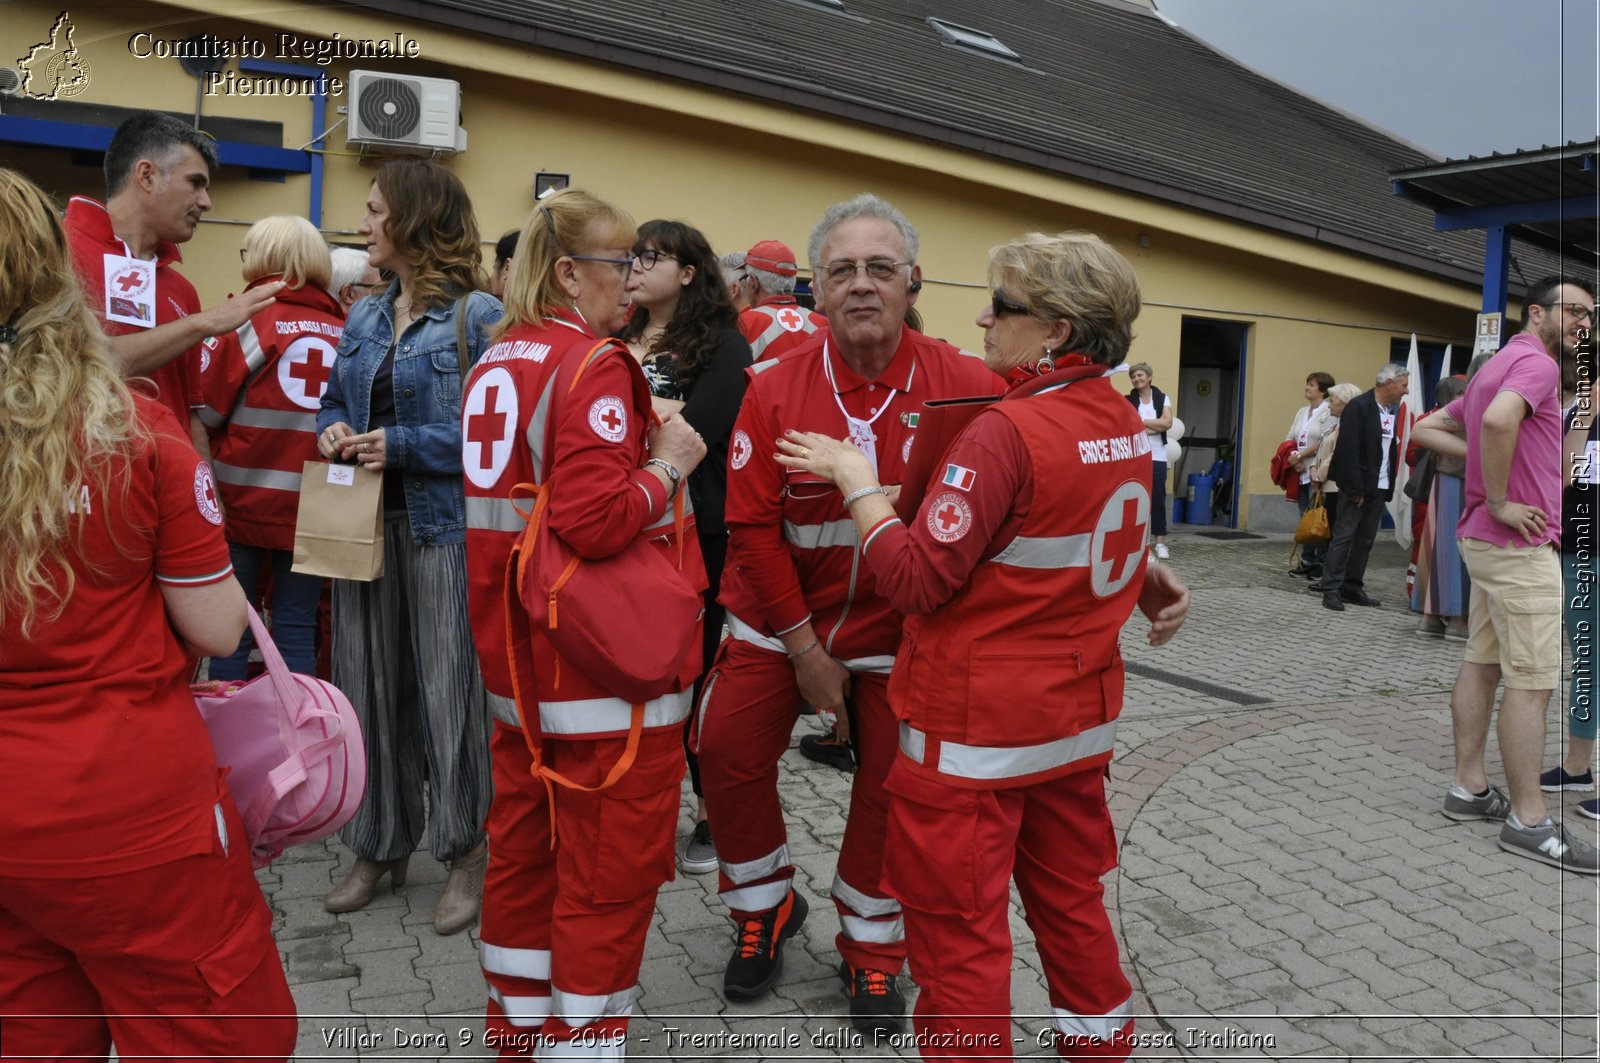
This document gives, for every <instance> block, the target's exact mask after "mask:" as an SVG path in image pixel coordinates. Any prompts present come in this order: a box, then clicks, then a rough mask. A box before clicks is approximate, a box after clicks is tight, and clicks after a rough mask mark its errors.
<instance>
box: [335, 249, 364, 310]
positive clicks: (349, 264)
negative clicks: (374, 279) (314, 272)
mask: <svg viewBox="0 0 1600 1063" xmlns="http://www.w3.org/2000/svg"><path fill="white" fill-rule="evenodd" d="M329 254H330V255H332V256H333V279H332V280H330V281H328V294H330V295H332V296H333V297H334V298H335V299H337V298H339V292H340V291H341V290H343V288H344V286H345V285H346V284H357V283H359V282H360V280H361V278H362V277H364V276H366V273H367V269H368V265H369V263H368V262H367V253H366V252H365V251H357V250H356V249H355V248H353V247H333V248H329Z"/></svg>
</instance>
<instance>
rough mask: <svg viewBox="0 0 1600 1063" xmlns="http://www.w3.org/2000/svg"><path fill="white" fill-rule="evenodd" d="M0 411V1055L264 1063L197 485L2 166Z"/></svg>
mask: <svg viewBox="0 0 1600 1063" xmlns="http://www.w3.org/2000/svg"><path fill="white" fill-rule="evenodd" d="M0 396H3V398H0V778H4V779H5V786H6V793H7V801H8V804H7V810H6V814H5V815H4V816H0V955H3V956H4V957H5V960H4V962H3V963H0V1015H4V1019H3V1020H0V1021H3V1023H4V1028H5V1033H4V1038H5V1053H6V1056H7V1057H8V1058H12V1057H16V1058H21V1057H34V1058H50V1059H57V1058H74V1059H80V1058H82V1059H87V1058H100V1059H104V1058H106V1057H107V1055H108V1053H109V1051H110V1048H111V1045H112V1043H113V1042H114V1043H115V1044H116V1048H117V1051H118V1053H119V1054H120V1055H121V1056H122V1058H124V1059H129V1058H138V1057H143V1058H170V1057H173V1056H178V1057H183V1058H239V1057H242V1056H245V1055H249V1056H251V1057H256V1056H261V1057H264V1058H269V1059H284V1058H286V1057H287V1056H288V1055H289V1053H290V1052H291V1051H293V1049H294V1044H295V1034H296V1023H295V1018H294V999H293V997H291V996H290V994H289V988H288V985H287V983H286V982H285V980H284V976H283V968H282V966H281V965H280V964H279V961H278V952H277V948H276V946H275V945H274V943H273V940H272V934H271V929H272V913H271V912H270V910H269V909H268V908H267V905H266V902H265V901H264V900H263V898H262V896H261V890H260V888H259V887H258V886H257V885H256V881H255V877H254V875H253V874H252V872H251V867H250V857H249V847H248V846H247V845H246V844H245V843H244V827H243V825H242V824H241V822H240V820H239V814H238V811H237V810H236V809H235V807H234V804H233V801H232V799H231V798H230V797H229V796H228V790H227V787H226V786H224V785H223V783H222V775H221V772H220V771H219V770H218V768H217V762H216V758H215V756H214V755H213V753H212V751H211V741H210V739H209V737H208V736H207V734H206V730H205V727H204V725H203V724H202V723H201V722H200V714H199V712H198V711H197V710H196V708H195V702H194V697H193V696H192V695H191V694H190V691H189V672H190V667H189V661H188V658H189V656H190V655H205V654H215V653H226V652H228V651H229V650H231V649H232V648H233V647H234V645H235V644H236V643H237V642H238V640H239V633H240V631H242V630H243V628H244V622H245V615H244V597H243V595H241V594H240V592H239V587H238V584H237V583H235V582H234V580H232V579H231V578H229V577H230V575H231V569H230V568H229V565H228V551H227V544H226V543H225V542H224V541H223V538H222V529H221V527H220V525H221V523H222V515H221V513H220V511H219V510H218V508H217V503H216V495H215V491H214V490H213V486H212V478H211V470H210V468H209V466H207V465H206V464H205V463H204V462H203V461H201V460H200V458H199V456H198V455H196V454H195V451H194V447H193V445H192V443H191V442H190V441H189V438H188V432H187V430H186V427H185V426H181V425H179V424H178V421H177V418H176V417H175V416H174V415H173V413H172V412H171V411H170V410H168V409H167V408H166V407H164V406H162V405H160V404H159V403H158V402H157V401H156V400H155V399H153V398H150V397H146V396H145V395H142V394H130V392H129V390H128V388H127V387H126V386H125V385H124V384H123V382H122V380H121V378H120V376H119V373H118V371H117V368H116V367H115V366H114V365H113V364H112V362H111V359H110V354H109V351H108V348H107V345H106V339H105V337H104V336H103V335H102V333H101V332H100V329H99V326H98V323H97V322H96V320H95V318H94V316H93V315H92V314H91V313H90V311H89V309H88V307H87V306H86V305H85V303H84V301H83V298H82V295H81V294H80V292H79V289H78V279H77V277H76V275H75V274H74V273H73V271H72V267H71V264H70V261H69V259H68V253H67V238H66V234H65V232H64V231H63V229H62V227H61V223H60V221H59V220H58V218H57V216H56V213H55V210H54V207H53V206H52V204H51V203H50V202H49V200H48V199H46V197H45V195H44V194H43V193H42V192H40V191H39V189H37V188H36V187H34V186H33V185H32V184H31V183H29V182H28V180H27V179H26V178H24V177H22V176H20V175H19V174H16V173H14V172H12V171H10V170H4V169H0Z"/></svg>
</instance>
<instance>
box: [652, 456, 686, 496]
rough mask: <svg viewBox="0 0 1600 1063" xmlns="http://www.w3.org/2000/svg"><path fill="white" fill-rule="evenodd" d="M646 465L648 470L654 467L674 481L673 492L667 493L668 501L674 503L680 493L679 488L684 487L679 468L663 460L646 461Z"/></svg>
mask: <svg viewBox="0 0 1600 1063" xmlns="http://www.w3.org/2000/svg"><path fill="white" fill-rule="evenodd" d="M644 465H645V468H647V469H648V468H649V467H650V466H652V465H654V466H656V467H657V468H659V469H660V470H661V471H662V472H664V473H666V474H667V479H668V480H671V481H672V490H670V491H668V492H667V501H669V502H670V501H672V499H673V498H674V497H675V496H676V495H677V493H678V488H679V487H681V486H682V485H683V474H682V473H680V472H679V471H678V467H677V466H676V465H673V464H672V463H671V462H670V461H664V460H662V459H661V458H651V459H650V460H648V461H646V462H645V463H644Z"/></svg>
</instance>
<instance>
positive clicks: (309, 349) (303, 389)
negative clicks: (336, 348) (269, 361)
mask: <svg viewBox="0 0 1600 1063" xmlns="http://www.w3.org/2000/svg"><path fill="white" fill-rule="evenodd" d="M333 359H334V353H333V347H331V346H330V345H329V344H328V341H327V340H325V339H322V338H321V337H319V336H301V337H300V338H299V339H297V340H295V341H294V342H293V343H291V344H289V348H288V350H286V351H284V352H283V357H282V358H279V359H278V386H279V387H281V388H282V389H283V394H284V396H285V397H286V398H287V399H288V400H289V401H290V402H292V403H294V404H295V405H296V406H299V407H301V408H303V409H307V410H314V409H316V408H317V407H318V406H320V405H321V404H322V392H323V391H324V390H325V389H326V388H327V386H328V378H329V377H331V376H332V375H333Z"/></svg>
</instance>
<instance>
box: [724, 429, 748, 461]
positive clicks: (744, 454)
mask: <svg viewBox="0 0 1600 1063" xmlns="http://www.w3.org/2000/svg"><path fill="white" fill-rule="evenodd" d="M752 449H753V448H752V447H751V446H750V437H749V436H748V435H746V434H745V431H744V429H742V428H741V429H739V430H738V431H737V432H735V433H733V441H732V442H731V443H730V444H729V446H728V464H729V465H731V466H733V467H734V469H735V470H738V469H742V468H744V467H745V463H746V462H748V461H749V460H750V454H751V451H752Z"/></svg>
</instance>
